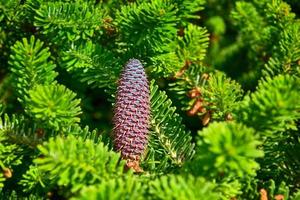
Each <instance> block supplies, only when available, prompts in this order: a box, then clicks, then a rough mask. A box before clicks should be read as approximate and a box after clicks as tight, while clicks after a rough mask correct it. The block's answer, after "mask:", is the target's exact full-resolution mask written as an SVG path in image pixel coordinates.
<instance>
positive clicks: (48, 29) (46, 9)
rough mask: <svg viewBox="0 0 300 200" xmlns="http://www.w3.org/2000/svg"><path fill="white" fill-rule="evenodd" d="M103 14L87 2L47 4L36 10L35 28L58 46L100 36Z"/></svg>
mask: <svg viewBox="0 0 300 200" xmlns="http://www.w3.org/2000/svg"><path fill="white" fill-rule="evenodd" d="M104 16H105V13H104V12H103V11H102V10H100V8H99V7H94V6H93V5H91V4H90V3H88V2H81V3H79V2H74V3H72V2H70V3H63V2H53V3H52V2H49V3H46V4H42V5H41V6H40V8H39V9H38V10H36V16H35V22H34V24H35V26H37V27H39V28H41V29H42V32H43V34H45V35H47V37H48V38H51V40H52V41H53V42H54V43H55V44H56V45H58V46H61V44H62V43H63V42H73V41H76V40H84V41H86V40H89V39H90V38H92V37H94V36H95V35H99V34H101V28H102V27H101V26H102V25H103V22H102V20H103V18H104Z"/></svg>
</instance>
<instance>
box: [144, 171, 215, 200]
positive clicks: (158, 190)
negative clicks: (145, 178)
mask: <svg viewBox="0 0 300 200" xmlns="http://www.w3.org/2000/svg"><path fill="white" fill-rule="evenodd" d="M215 188H216V185H215V184H213V183H210V182H208V181H206V180H205V179H204V178H202V177H193V176H191V175H189V176H187V177H183V176H180V175H167V176H162V177H160V178H158V179H155V180H154V181H152V182H150V189H149V193H150V194H151V196H152V197H153V199H165V200H171V199H172V200H177V199H178V200H179V199H180V200H196V199H203V200H208V199H209V200H214V199H215V200H217V199H220V195H219V194H218V193H217V192H215V191H214V190H215Z"/></svg>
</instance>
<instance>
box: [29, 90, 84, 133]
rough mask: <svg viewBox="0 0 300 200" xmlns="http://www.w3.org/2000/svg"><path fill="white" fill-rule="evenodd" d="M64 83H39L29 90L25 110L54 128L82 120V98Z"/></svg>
mask: <svg viewBox="0 0 300 200" xmlns="http://www.w3.org/2000/svg"><path fill="white" fill-rule="evenodd" d="M75 96H76V94H75V93H73V92H72V91H70V90H68V89H67V88H66V87H65V86H63V85H54V84H53V85H47V86H43V85H37V86H35V87H34V88H33V89H32V90H30V91H29V92H28V98H26V107H25V111H26V112H27V113H29V114H30V115H31V116H32V117H33V118H35V119H36V121H40V122H42V123H45V124H47V125H48V126H49V128H53V129H54V130H59V129H64V128H65V127H68V126H70V125H72V124H74V123H77V122H79V121H80V118H78V117H77V116H78V115H79V114H81V108H80V107H79V104H80V100H79V99H75Z"/></svg>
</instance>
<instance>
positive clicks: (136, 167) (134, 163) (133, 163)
mask: <svg viewBox="0 0 300 200" xmlns="http://www.w3.org/2000/svg"><path fill="white" fill-rule="evenodd" d="M126 167H127V168H128V169H132V170H133V171H134V172H135V173H142V172H143V171H144V170H143V169H142V168H141V167H140V163H139V161H138V160H127V162H126Z"/></svg>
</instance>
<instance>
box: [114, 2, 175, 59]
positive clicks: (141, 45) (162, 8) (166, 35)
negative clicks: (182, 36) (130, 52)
mask: <svg viewBox="0 0 300 200" xmlns="http://www.w3.org/2000/svg"><path fill="white" fill-rule="evenodd" d="M176 12H177V9H176V8H175V6H174V5H173V4H172V3H170V2H169V1H162V0H154V1H151V2H142V3H132V4H129V5H127V6H122V7H121V10H120V11H119V12H117V14H116V24H117V27H118V28H119V31H120V36H121V38H120V42H122V43H125V44H126V46H127V48H133V47H134V48H136V49H143V50H145V52H143V55H148V56H149V55H150V54H151V53H152V54H153V53H155V52H157V51H161V50H162V47H163V46H165V45H166V44H168V43H170V41H171V39H172V38H174V37H175V36H176V32H177V29H176V23H177V22H178V18H177V17H176Z"/></svg>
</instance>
